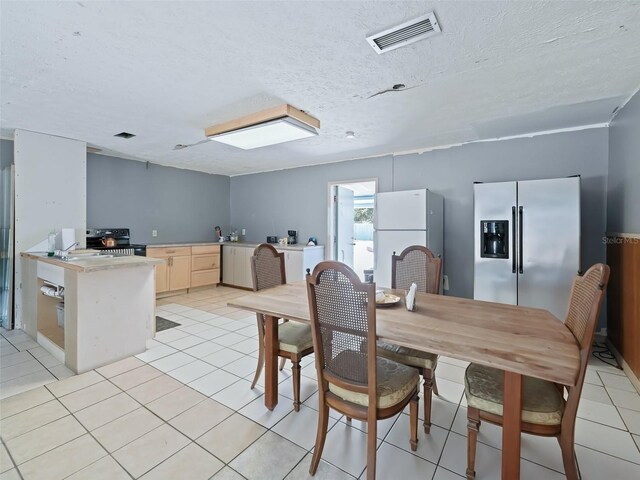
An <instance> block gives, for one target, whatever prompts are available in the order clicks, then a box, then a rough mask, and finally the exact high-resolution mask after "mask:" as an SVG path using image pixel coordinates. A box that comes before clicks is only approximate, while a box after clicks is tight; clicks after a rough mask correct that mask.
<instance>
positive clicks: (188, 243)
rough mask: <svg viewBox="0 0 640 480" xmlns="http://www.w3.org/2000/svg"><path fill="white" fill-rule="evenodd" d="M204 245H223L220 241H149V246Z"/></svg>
mask: <svg viewBox="0 0 640 480" xmlns="http://www.w3.org/2000/svg"><path fill="white" fill-rule="evenodd" d="M202 245H222V244H221V243H220V242H181V243H147V248H168V247H193V246H196V247H197V246H202Z"/></svg>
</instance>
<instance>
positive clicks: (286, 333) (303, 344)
mask: <svg viewBox="0 0 640 480" xmlns="http://www.w3.org/2000/svg"><path fill="white" fill-rule="evenodd" d="M251 274H252V277H253V290H254V291H258V290H263V289H265V288H272V287H276V286H278V285H284V284H285V283H287V279H286V274H285V265H284V254H283V253H278V251H277V250H276V249H275V248H273V247H272V246H271V245H269V244H268V243H263V244H261V245H258V246H257V247H256V249H255V250H254V252H253V256H252V257H251ZM256 315H257V321H258V345H259V348H258V366H257V368H256V373H255V375H254V377H253V382H252V383H251V388H254V387H255V385H256V382H257V381H258V378H260V374H261V373H262V368H263V366H264V329H265V325H264V316H263V315H262V314H259V313H258V314H256ZM310 353H313V340H312V339H311V327H309V325H304V324H301V323H298V322H285V323H281V324H280V325H278V356H279V357H282V362H281V364H280V370H282V368H283V367H284V360H286V359H289V360H291V363H292V364H293V365H292V367H291V372H292V377H293V408H294V410H295V411H296V412H297V411H299V410H300V360H301V359H302V357H304V356H306V355H309V354H310Z"/></svg>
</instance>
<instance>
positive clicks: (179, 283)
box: [147, 247, 191, 294]
mask: <svg viewBox="0 0 640 480" xmlns="http://www.w3.org/2000/svg"><path fill="white" fill-rule="evenodd" d="M147 257H151V258H160V259H162V260H164V261H165V263H164V265H159V266H157V267H156V294H158V293H164V292H169V291H175V290H185V289H187V288H189V287H190V286H191V247H147Z"/></svg>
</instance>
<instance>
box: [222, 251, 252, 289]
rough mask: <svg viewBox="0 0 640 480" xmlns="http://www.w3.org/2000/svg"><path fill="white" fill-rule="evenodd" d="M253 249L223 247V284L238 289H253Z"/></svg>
mask: <svg viewBox="0 0 640 480" xmlns="http://www.w3.org/2000/svg"><path fill="white" fill-rule="evenodd" d="M252 254H253V248H248V247H239V246H235V245H223V248H222V282H223V283H225V284H226V285H234V286H236V287H244V288H253V281H252V279H251V263H250V261H251V260H250V258H251V255H252Z"/></svg>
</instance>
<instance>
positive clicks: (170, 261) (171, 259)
mask: <svg viewBox="0 0 640 480" xmlns="http://www.w3.org/2000/svg"><path fill="white" fill-rule="evenodd" d="M169 266H170V267H173V257H169Z"/></svg>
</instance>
